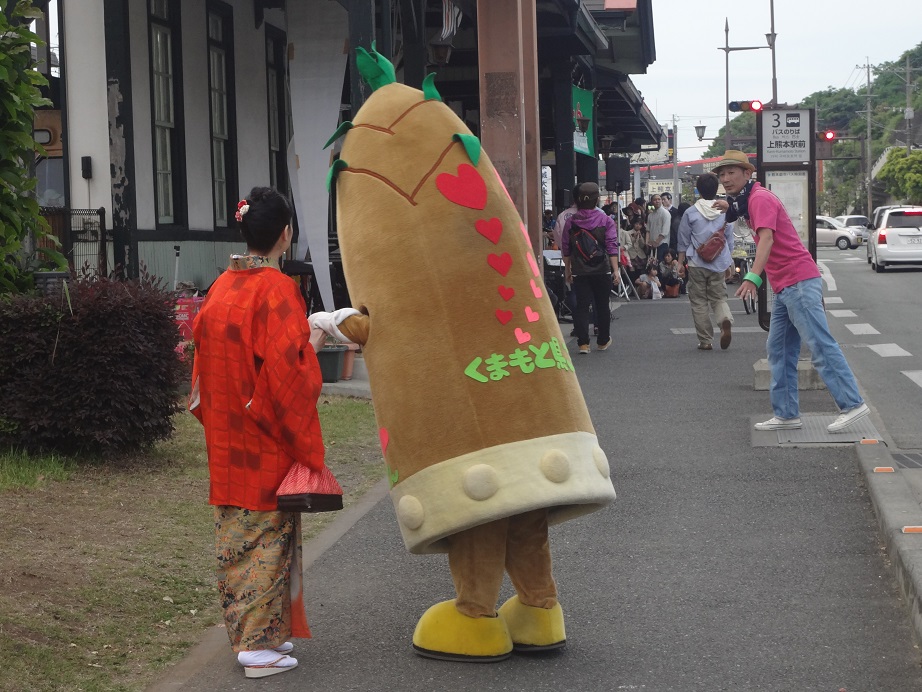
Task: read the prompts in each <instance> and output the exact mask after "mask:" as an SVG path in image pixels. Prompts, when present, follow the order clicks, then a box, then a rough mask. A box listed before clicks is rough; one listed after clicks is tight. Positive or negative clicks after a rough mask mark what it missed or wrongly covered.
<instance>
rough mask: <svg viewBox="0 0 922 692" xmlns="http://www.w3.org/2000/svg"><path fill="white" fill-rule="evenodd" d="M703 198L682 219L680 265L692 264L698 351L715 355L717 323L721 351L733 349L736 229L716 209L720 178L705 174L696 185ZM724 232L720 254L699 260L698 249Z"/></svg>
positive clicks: (690, 285) (692, 303) (690, 274)
mask: <svg viewBox="0 0 922 692" xmlns="http://www.w3.org/2000/svg"><path fill="white" fill-rule="evenodd" d="M695 185H696V186H697V187H698V192H699V193H700V194H701V198H700V199H699V200H698V201H697V202H695V205H694V206H693V207H690V208H689V209H687V210H686V211H685V213H684V214H683V215H682V220H681V221H680V222H679V239H678V244H679V264H680V265H682V264H684V263H685V261H686V260H688V288H687V290H688V303H689V305H690V306H691V311H692V319H693V320H694V322H695V332H696V333H697V335H698V349H699V350H701V351H711V350H713V348H714V347H713V346H712V345H711V342H712V341H713V340H714V327H713V326H712V325H711V315H710V313H711V312H712V311H713V313H714V319H715V320H716V321H717V324H718V326H720V347H721V348H722V349H726V348H728V347H729V346H730V339H731V338H732V332H731V327H732V325H733V314H732V313H731V312H730V308H729V306H728V305H727V282H726V278H727V270H728V269H729V268H730V267H732V266H733V258H732V256H731V255H730V253H731V252H733V229H732V227H731V226H730V225H729V224H728V223H727V220H726V215H725V214H724V212H723V211H722V210H720V209H718V208H716V207H715V206H714V199H715V198H716V197H717V176H716V175H714V174H713V173H704V174H703V175H699V176H698V180H697V181H696V182H695ZM718 231H723V233H724V238H725V240H726V243H725V245H724V248H723V250H721V251H720V254H718V255H717V257H715V258H714V259H713V260H711V261H710V262H705V261H704V260H703V259H702V258H701V257H698V254H697V249H698V248H699V247H701V245H702V244H703V243H705V242H707V239H708V238H710V237H711V236H712V235H713V234H714V233H716V232H718Z"/></svg>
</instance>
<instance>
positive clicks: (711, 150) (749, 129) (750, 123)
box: [702, 113, 756, 159]
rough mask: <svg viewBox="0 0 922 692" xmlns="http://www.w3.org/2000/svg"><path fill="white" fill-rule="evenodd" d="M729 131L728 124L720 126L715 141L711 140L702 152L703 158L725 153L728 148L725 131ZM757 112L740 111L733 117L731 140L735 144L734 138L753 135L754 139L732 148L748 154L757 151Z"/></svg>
mask: <svg viewBox="0 0 922 692" xmlns="http://www.w3.org/2000/svg"><path fill="white" fill-rule="evenodd" d="M726 131H727V126H726V125H724V126H723V127H721V128H720V130H719V131H718V133H717V136H716V137H715V138H714V141H713V142H711V146H709V147H708V148H707V149H706V150H705V151H704V153H703V154H702V157H703V158H706V159H707V158H711V157H713V156H720V155H721V154H723V153H724V150H725V149H726V148H727V147H725V146H724V133H725V132H726ZM755 136H756V114H755V113H740V114H739V115H738V116H736V117H735V118H733V120H731V121H730V140H731V144H733V141H732V140H733V139H735V138H742V137H751V138H752V140H751V141H748V142H746V143H745V144H738V145H737V146H731V147H730V148H731V149H739V150H740V151H745V152H746V153H747V154H754V153H756V140H755Z"/></svg>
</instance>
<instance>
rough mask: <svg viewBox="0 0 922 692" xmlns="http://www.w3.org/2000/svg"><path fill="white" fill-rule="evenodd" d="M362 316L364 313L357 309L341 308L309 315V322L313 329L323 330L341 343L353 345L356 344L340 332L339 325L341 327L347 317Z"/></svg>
mask: <svg viewBox="0 0 922 692" xmlns="http://www.w3.org/2000/svg"><path fill="white" fill-rule="evenodd" d="M361 314H362V313H361V312H359V311H358V310H356V309H355V308H340V309H339V310H335V311H333V312H315V313H313V314H311V315H308V317H307V321H308V322H310V325H311V328H312V329H322V330H323V331H325V332H326V333H327V334H329V335H330V336H334V337H336V338H337V339H339V340H340V341H345V342H346V343H348V344H351V343H354V342H353V341H352V340H350V339H348V338H347V337H346V336H345V335H344V334H343V333H342V332H341V331H339V325H341V324H342V323H343V321H344V320H345V319H346V318H347V317H352V316H353V315H361Z"/></svg>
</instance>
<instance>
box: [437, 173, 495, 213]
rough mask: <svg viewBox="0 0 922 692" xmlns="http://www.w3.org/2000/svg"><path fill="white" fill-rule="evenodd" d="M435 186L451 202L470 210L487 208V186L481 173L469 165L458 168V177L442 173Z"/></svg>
mask: <svg viewBox="0 0 922 692" xmlns="http://www.w3.org/2000/svg"><path fill="white" fill-rule="evenodd" d="M435 186H436V187H437V188H439V192H441V193H442V195H443V196H444V197H445V198H446V199H447V200H448V201H450V202H454V203H455V204H459V205H461V206H462V207H468V208H469V209H483V208H484V207H485V206H487V184H486V183H485V182H483V178H481V177H480V173H478V172H477V169H476V168H474V167H473V166H472V165H471V164H469V163H462V164H461V165H460V166H458V175H452V174H451V173H441V174H439V175H438V177H436V179H435Z"/></svg>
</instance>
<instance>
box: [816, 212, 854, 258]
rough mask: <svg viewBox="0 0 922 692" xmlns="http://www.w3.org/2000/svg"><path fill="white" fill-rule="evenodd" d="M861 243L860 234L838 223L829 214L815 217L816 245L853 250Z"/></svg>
mask: <svg viewBox="0 0 922 692" xmlns="http://www.w3.org/2000/svg"><path fill="white" fill-rule="evenodd" d="M859 245H861V236H860V235H858V234H857V233H855V230H854V229H853V228H849V227H848V226H846V225H845V224H842V223H839V222H838V221H836V220H835V219H834V218H832V217H831V216H817V217H816V246H817V247H837V248H839V249H840V250H848V249H849V248H851V249H852V250H854V249H855V248H856V247H858V246H859Z"/></svg>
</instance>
